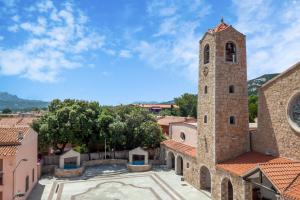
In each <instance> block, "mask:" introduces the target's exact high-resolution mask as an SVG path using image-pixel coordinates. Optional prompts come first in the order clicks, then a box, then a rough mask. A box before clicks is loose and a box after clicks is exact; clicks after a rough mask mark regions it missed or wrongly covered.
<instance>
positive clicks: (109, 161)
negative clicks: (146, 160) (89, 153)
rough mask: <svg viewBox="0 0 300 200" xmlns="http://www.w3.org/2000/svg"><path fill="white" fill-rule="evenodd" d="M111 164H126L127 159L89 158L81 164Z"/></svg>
mask: <svg viewBox="0 0 300 200" xmlns="http://www.w3.org/2000/svg"><path fill="white" fill-rule="evenodd" d="M105 164H106V165H113V164H119V165H121V164H123V165H126V164H127V160H125V159H105V160H89V161H85V162H83V164H82V166H86V167H88V166H96V165H105Z"/></svg>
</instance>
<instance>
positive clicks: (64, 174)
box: [54, 166, 85, 178]
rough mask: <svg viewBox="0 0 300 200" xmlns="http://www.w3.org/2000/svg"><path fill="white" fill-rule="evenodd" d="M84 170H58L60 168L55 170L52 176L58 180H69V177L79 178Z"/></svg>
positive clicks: (82, 168) (80, 168)
mask: <svg viewBox="0 0 300 200" xmlns="http://www.w3.org/2000/svg"><path fill="white" fill-rule="evenodd" d="M84 170H85V167H84V166H82V167H79V168H76V169H60V168H55V173H54V176H56V177H59V178H70V177H76V176H80V175H82V174H83V172H84Z"/></svg>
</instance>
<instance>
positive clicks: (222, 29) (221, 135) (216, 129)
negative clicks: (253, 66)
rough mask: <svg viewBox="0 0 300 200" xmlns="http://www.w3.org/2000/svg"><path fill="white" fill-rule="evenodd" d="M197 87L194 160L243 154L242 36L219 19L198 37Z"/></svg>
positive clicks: (245, 130) (245, 95) (245, 127)
mask: <svg viewBox="0 0 300 200" xmlns="http://www.w3.org/2000/svg"><path fill="white" fill-rule="evenodd" d="M198 86H199V88H198V152H197V157H198V160H199V161H200V162H201V163H204V164H207V165H208V166H213V165H214V164H216V163H220V162H222V161H225V160H228V159H231V158H234V157H236V156H238V155H240V154H242V153H245V152H246V151H247V137H248V127H249V120H248V91H247V63H246V38H245V35H243V34H242V33H240V32H239V31H237V30H236V29H234V28H233V27H232V26H231V25H228V24H226V23H224V20H223V18H222V20H221V22H220V24H219V25H218V26H217V27H215V28H214V29H209V30H208V31H207V32H206V33H205V34H204V36H203V38H202V39H201V40H200V53H199V83H198Z"/></svg>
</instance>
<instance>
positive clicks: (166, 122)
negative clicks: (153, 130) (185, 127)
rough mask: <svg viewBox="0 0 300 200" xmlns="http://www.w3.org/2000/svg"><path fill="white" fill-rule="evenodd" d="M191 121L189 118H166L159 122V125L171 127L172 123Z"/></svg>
mask: <svg viewBox="0 0 300 200" xmlns="http://www.w3.org/2000/svg"><path fill="white" fill-rule="evenodd" d="M188 120H190V119H189V118H187V117H177V116H165V117H163V118H160V119H158V120H157V123H158V124H159V125H164V126H169V125H170V123H177V122H186V121H188Z"/></svg>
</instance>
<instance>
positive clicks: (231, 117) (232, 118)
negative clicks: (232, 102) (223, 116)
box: [229, 116, 235, 124]
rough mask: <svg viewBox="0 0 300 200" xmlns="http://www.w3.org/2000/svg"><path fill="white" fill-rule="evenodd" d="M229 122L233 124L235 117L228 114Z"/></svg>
mask: <svg viewBox="0 0 300 200" xmlns="http://www.w3.org/2000/svg"><path fill="white" fill-rule="evenodd" d="M229 123H230V124H235V117H234V116H230V118H229Z"/></svg>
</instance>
